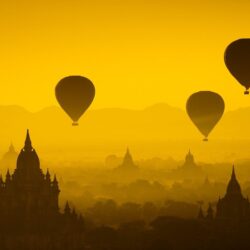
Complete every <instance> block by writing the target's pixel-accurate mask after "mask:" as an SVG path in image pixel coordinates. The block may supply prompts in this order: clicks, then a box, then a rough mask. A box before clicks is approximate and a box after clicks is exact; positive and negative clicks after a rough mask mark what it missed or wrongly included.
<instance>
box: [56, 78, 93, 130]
mask: <svg viewBox="0 0 250 250" xmlns="http://www.w3.org/2000/svg"><path fill="white" fill-rule="evenodd" d="M55 93H56V99H57V101H58V102H59V104H60V106H61V107H62V108H63V110H64V111H65V112H66V113H67V114H68V115H69V116H70V117H71V119H72V120H73V125H78V123H77V122H78V120H79V118H80V117H81V116H82V114H83V113H84V112H85V111H86V110H87V108H88V107H89V106H90V104H91V103H92V101H93V99H94V96H95V87H94V85H93V83H92V82H91V81H90V80H89V79H88V78H85V77H83V76H68V77H65V78H63V79H62V80H61V81H60V82H59V83H58V84H57V86H56V89H55Z"/></svg>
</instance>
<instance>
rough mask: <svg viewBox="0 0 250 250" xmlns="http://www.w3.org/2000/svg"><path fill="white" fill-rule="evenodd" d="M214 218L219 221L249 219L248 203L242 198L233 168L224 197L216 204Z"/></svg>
mask: <svg viewBox="0 0 250 250" xmlns="http://www.w3.org/2000/svg"><path fill="white" fill-rule="evenodd" d="M216 217H217V218H219V219H230V220H240V219H249V218H250V203H249V200H248V198H245V197H243V195H242V192H241V187H240V184H239V182H238V180H237V178H236V174H235V169H234V167H233V171H232V175H231V179H230V181H229V183H228V186H227V191H226V195H225V196H224V197H223V198H222V199H220V198H219V201H218V203H217V212H216Z"/></svg>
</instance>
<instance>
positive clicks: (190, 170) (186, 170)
mask: <svg viewBox="0 0 250 250" xmlns="http://www.w3.org/2000/svg"><path fill="white" fill-rule="evenodd" d="M172 176H173V177H174V178H180V179H183V178H186V179H192V180H193V179H195V178H201V177H203V176H204V172H203V171H202V168H201V167H200V166H199V165H197V164H196V162H195V160H194V156H193V154H192V153H191V151H190V150H189V151H188V153H187V155H186V157H185V161H184V163H183V164H182V165H181V166H179V167H178V168H177V169H175V170H173V172H172Z"/></svg>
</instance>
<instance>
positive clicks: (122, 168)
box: [114, 148, 139, 173]
mask: <svg viewBox="0 0 250 250" xmlns="http://www.w3.org/2000/svg"><path fill="white" fill-rule="evenodd" d="M138 169H139V167H138V166H137V165H136V164H135V163H134V160H133V157H132V155H131V153H130V151H129V148H127V151H126V153H125V155H124V158H123V161H122V164H121V165H119V166H118V167H117V168H115V169H114V170H115V171H116V172H125V173H126V172H127V173H130V172H134V171H137V170H138Z"/></svg>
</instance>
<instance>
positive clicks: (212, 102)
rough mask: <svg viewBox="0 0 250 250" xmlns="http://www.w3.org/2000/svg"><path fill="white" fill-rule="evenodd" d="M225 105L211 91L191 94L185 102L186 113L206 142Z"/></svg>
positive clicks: (219, 97) (218, 96)
mask: <svg viewBox="0 0 250 250" xmlns="http://www.w3.org/2000/svg"><path fill="white" fill-rule="evenodd" d="M224 109H225V104H224V101H223V99H222V97H221V96H220V95H218V94H217V93H214V92H211V91H200V92H197V93H194V94H192V95H191V96H190V97H189V99H188V100H187V104H186V110H187V113H188V115H189V117H190V119H191V120H192V122H193V123H194V124H195V126H196V127H197V128H198V129H199V131H200V132H201V133H202V134H203V135H204V136H205V139H204V140H207V137H208V135H209V133H210V132H211V131H212V129H213V128H214V126H215V125H216V124H217V122H218V121H219V120H220V118H221V117H222V115H223V113H224Z"/></svg>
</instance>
